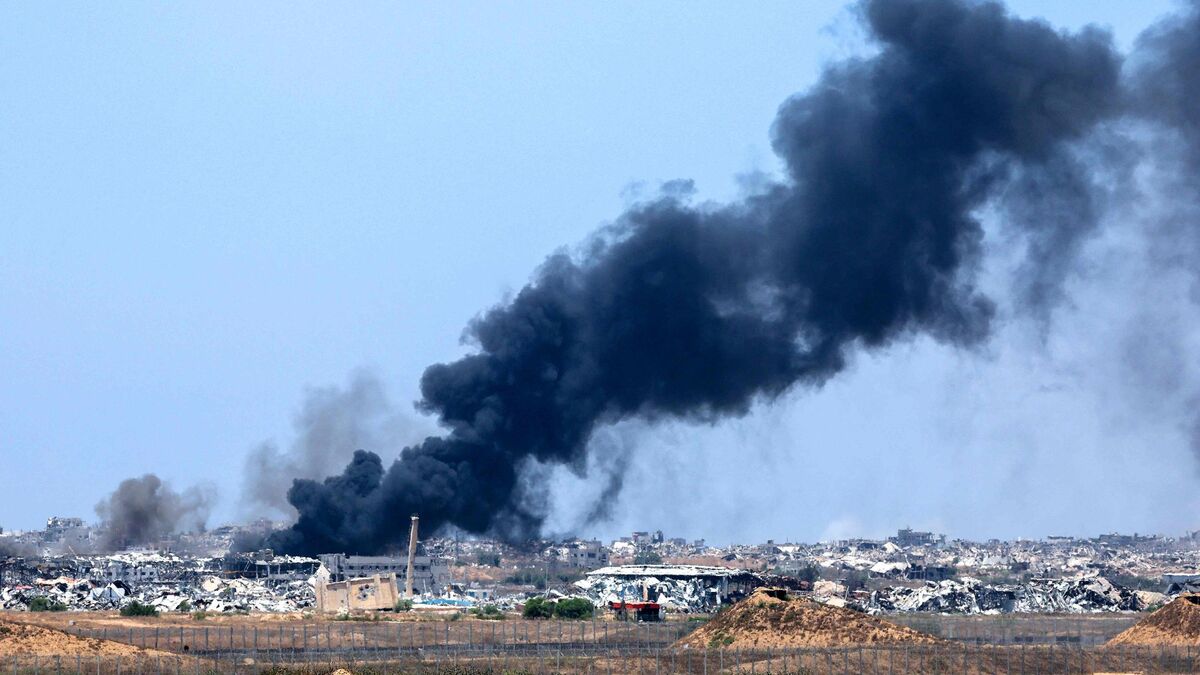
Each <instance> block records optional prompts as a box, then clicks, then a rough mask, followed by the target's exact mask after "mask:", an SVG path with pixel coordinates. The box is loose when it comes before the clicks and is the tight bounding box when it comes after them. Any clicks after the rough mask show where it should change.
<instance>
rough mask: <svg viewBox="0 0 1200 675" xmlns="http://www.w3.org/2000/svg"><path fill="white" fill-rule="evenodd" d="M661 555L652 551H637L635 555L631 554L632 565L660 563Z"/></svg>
mask: <svg viewBox="0 0 1200 675" xmlns="http://www.w3.org/2000/svg"><path fill="white" fill-rule="evenodd" d="M662 561H663V559H662V556H661V555H659V554H657V553H655V552H654V551H638V553H637V555H635V556H633V564H634V565H661V564H662Z"/></svg>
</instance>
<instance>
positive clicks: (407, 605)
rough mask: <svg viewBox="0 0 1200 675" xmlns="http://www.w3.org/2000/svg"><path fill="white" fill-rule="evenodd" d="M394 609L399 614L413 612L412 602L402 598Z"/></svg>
mask: <svg viewBox="0 0 1200 675" xmlns="http://www.w3.org/2000/svg"><path fill="white" fill-rule="evenodd" d="M394 609H395V610H396V611H397V612H408V611H412V600H409V599H408V598H400V599H399V600H397V601H396V606H395V607H394Z"/></svg>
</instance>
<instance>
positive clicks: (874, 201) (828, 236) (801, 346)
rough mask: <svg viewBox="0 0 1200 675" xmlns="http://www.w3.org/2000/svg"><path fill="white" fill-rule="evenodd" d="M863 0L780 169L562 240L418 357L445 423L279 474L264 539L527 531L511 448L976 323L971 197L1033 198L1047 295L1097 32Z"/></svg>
mask: <svg viewBox="0 0 1200 675" xmlns="http://www.w3.org/2000/svg"><path fill="white" fill-rule="evenodd" d="M860 9H861V14H862V18H863V21H864V23H865V25H866V27H867V28H868V29H869V33H870V35H871V36H872V37H873V38H874V40H875V41H876V42H877V43H878V47H879V51H878V53H877V54H876V55H875V56H873V57H871V58H867V59H856V60H850V61H847V62H842V63H838V64H834V65H832V66H830V67H828V68H827V69H826V70H825V72H824V73H823V75H822V76H821V78H820V80H819V81H818V82H817V83H816V85H815V86H814V87H813V88H812V89H811V90H809V91H808V92H806V93H803V94H799V95H797V96H795V97H793V98H791V99H789V100H788V101H786V102H785V103H784V104H783V106H782V107H781V108H780V110H779V113H778V117H777V119H776V121H775V124H774V126H773V130H772V138H773V146H774V148H775V151H776V153H777V154H778V155H779V156H780V157H781V158H782V159H783V161H784V163H785V165H786V168H787V176H786V179H785V181H784V182H781V183H778V184H774V185H768V186H766V187H765V188H764V189H762V190H761V191H760V192H759V193H757V194H755V195H753V196H750V197H748V198H746V199H745V200H743V201H740V202H738V203H733V204H728V205H701V206H696V205H692V204H690V203H689V202H688V200H687V199H686V197H683V196H680V194H679V191H672V193H671V194H665V195H664V196H662V197H661V198H659V199H657V200H655V201H652V202H650V203H645V204H641V205H639V206H637V207H635V208H633V209H631V210H630V211H629V212H627V213H625V214H624V215H622V216H621V217H620V218H619V219H618V220H617V221H616V223H614V225H612V226H611V227H609V228H607V229H606V230H604V231H603V232H601V233H599V234H597V235H596V236H595V237H594V238H593V239H592V240H591V241H589V242H588V243H587V245H586V247H585V248H584V250H583V251H582V252H581V253H580V254H579V255H575V256H571V255H568V254H558V255H555V256H552V257H551V258H550V259H549V260H547V261H546V263H545V264H544V265H543V266H542V268H541V269H540V270H539V271H538V272H537V274H536V275H535V278H534V281H533V282H532V283H531V284H530V285H528V286H527V287H525V288H524V289H522V290H521V291H520V292H519V293H518V294H517V295H516V296H515V297H514V298H513V299H512V300H511V301H510V302H508V303H506V304H504V305H501V306H499V307H496V308H493V309H492V310H490V311H488V312H486V313H485V314H483V315H482V316H481V317H479V318H478V319H477V320H475V321H474V322H473V323H472V324H471V326H470V328H469V336H470V337H471V339H472V340H473V342H474V344H475V345H476V346H477V351H476V352H475V353H473V354H471V355H468V356H466V357H464V358H462V359H460V360H458V361H456V362H453V363H448V364H438V365H434V366H431V367H430V368H429V369H427V370H426V372H425V374H424V376H423V377H422V380H421V391H422V400H421V402H420V407H421V408H422V409H423V410H425V411H427V412H430V413H433V414H436V415H437V417H438V418H439V420H440V421H441V422H442V423H443V424H444V425H445V427H446V428H447V430H448V431H447V433H446V435H445V436H442V437H431V438H428V439H426V440H425V441H424V442H423V443H421V444H419V445H415V446H412V447H409V448H407V449H406V450H405V451H404V452H403V454H402V456H401V457H400V458H399V459H398V460H396V461H395V462H393V463H392V464H391V465H390V466H389V467H387V468H386V470H385V468H384V466H383V462H382V461H381V460H380V458H379V457H378V456H377V455H374V454H372V453H370V452H357V453H355V455H354V457H353V459H352V460H351V462H350V464H349V465H348V466H347V467H346V469H345V470H344V471H343V472H342V473H341V474H340V475H337V476H334V477H331V478H327V479H325V480H324V481H320V482H318V481H314V480H298V481H296V482H295V483H294V485H293V486H292V488H291V489H290V490H289V492H288V499H289V501H290V502H291V504H292V505H293V506H294V507H295V508H296V509H297V511H298V512H299V519H298V520H297V522H296V523H295V525H294V526H293V527H292V528H291V529H289V530H287V531H284V532H280V533H276V534H275V535H273V536H272V538H271V540H270V543H271V545H272V546H273V547H274V548H276V549H277V550H282V551H288V552H297V553H317V552H325V551H347V552H359V553H367V552H375V551H380V550H383V549H386V548H388V547H390V546H392V545H394V544H396V543H397V542H400V541H402V539H403V537H404V534H405V531H406V527H407V518H405V517H404V516H406V515H408V514H409V513H412V512H419V513H420V514H421V517H422V522H423V525H424V524H426V523H428V525H427V527H429V528H430V529H431V530H435V529H437V528H438V527H440V526H443V525H446V524H452V525H455V526H457V527H460V528H462V529H465V530H468V531H471V532H492V533H496V534H500V535H507V536H512V537H520V536H525V535H529V534H533V533H536V532H537V531H538V529H539V528H540V526H541V524H542V522H543V520H544V518H545V513H544V510H543V509H542V507H541V505H542V504H543V503H544V500H542V499H540V498H539V497H540V494H539V488H537V487H532V486H531V485H529V484H528V483H527V482H523V481H522V480H521V476H522V469H523V467H524V466H526V465H527V464H529V463H530V462H538V463H542V464H565V465H569V466H572V467H582V466H584V465H585V460H586V457H587V452H588V449H589V442H590V440H591V439H592V437H593V434H594V433H595V432H596V431H597V430H599V429H601V428H603V427H605V426H606V425H610V424H612V423H615V422H617V421H620V420H623V419H629V418H637V419H642V420H647V421H651V422H653V421H655V420H659V419H664V418H675V419H685V420H700V421H715V420H718V419H721V418H723V417H726V416H731V415H733V416H736V415H742V414H745V413H746V412H747V411H748V410H749V408H750V406H751V405H752V404H753V403H755V402H756V401H760V400H771V399H774V398H776V397H778V396H780V395H781V394H783V393H785V392H787V391H789V390H791V389H793V388H795V387H796V386H818V385H820V384H821V383H822V382H824V381H825V380H827V379H828V378H830V377H832V376H833V375H835V374H837V373H838V372H839V371H840V370H842V369H843V368H844V367H845V365H846V362H847V359H848V358H849V357H850V356H851V355H852V354H853V352H854V351H855V350H858V349H871V348H880V347H883V346H886V345H888V344H890V343H892V342H893V341H895V340H897V339H903V338H906V337H909V336H911V335H914V334H918V333H923V334H929V335H931V336H933V337H935V338H936V339H938V340H940V341H942V342H945V343H948V344H953V345H963V346H970V345H974V344H977V343H979V342H980V341H981V340H983V339H984V338H985V337H986V336H987V335H988V334H989V329H990V323H991V321H992V317H993V314H994V309H993V307H994V305H993V303H992V301H991V300H990V299H989V298H987V297H984V296H983V294H982V293H981V292H980V291H979V290H978V289H977V286H976V274H977V270H978V266H979V261H980V256H981V246H982V239H983V229H982V227H981V225H980V223H979V222H978V220H977V218H976V216H975V215H974V213H975V212H976V211H977V210H978V209H980V208H981V207H983V206H985V205H989V204H996V205H997V206H998V207H999V208H1000V210H1002V211H1004V212H1010V213H1014V214H1027V216H1028V217H1023V218H1014V219H1013V227H1014V228H1016V229H1017V231H1019V232H1020V233H1021V234H1022V235H1023V236H1025V237H1026V238H1027V242H1028V252H1029V253H1028V256H1027V261H1026V264H1027V266H1028V267H1029V269H1030V270H1031V271H1030V278H1032V279H1036V282H1034V283H1033V284H1032V285H1031V287H1030V289H1029V291H1028V293H1027V296H1028V298H1029V303H1030V304H1031V306H1039V305H1046V304H1048V303H1052V302H1053V301H1054V299H1055V298H1056V297H1057V295H1058V294H1059V293H1060V291H1059V286H1060V285H1061V283H1062V280H1063V278H1064V274H1063V272H1062V269H1063V268H1064V266H1065V265H1067V264H1068V259H1069V257H1070V255H1071V253H1072V251H1073V250H1074V249H1075V248H1077V246H1078V244H1077V242H1078V241H1081V240H1082V239H1083V238H1085V237H1086V236H1087V234H1088V233H1089V232H1091V231H1092V230H1093V229H1094V228H1095V219H1096V217H1097V211H1098V208H1099V207H1098V206H1097V205H1096V203H1095V194H1096V188H1095V186H1094V185H1093V179H1092V178H1091V176H1090V174H1089V172H1088V171H1086V170H1084V169H1083V167H1082V165H1081V163H1080V160H1079V153H1080V144H1081V143H1083V142H1084V141H1085V140H1086V139H1087V137H1088V135H1089V134H1091V133H1093V132H1094V130H1095V129H1096V128H1097V125H1099V124H1101V123H1103V122H1104V121H1105V120H1106V119H1109V118H1110V117H1111V116H1113V115H1114V114H1116V113H1117V112H1118V110H1119V107H1120V100H1121V96H1120V85H1119V74H1120V65H1121V63H1120V58H1119V57H1118V55H1117V54H1116V53H1115V52H1114V50H1113V48H1112V45H1111V41H1110V38H1109V36H1108V35H1107V34H1105V33H1103V32H1100V31H1098V30H1095V29H1086V30H1084V31H1082V32H1080V33H1077V34H1065V33H1060V32H1056V31H1055V30H1053V29H1051V28H1050V27H1048V26H1046V25H1045V24H1042V23H1040V22H1033V21H1024V20H1019V19H1016V18H1013V17H1010V16H1008V15H1007V14H1006V13H1005V11H1004V10H1003V8H1002V7H1000V6H999V5H997V4H992V3H982V4H975V3H969V2H965V1H958V0H868V1H867V2H864V3H863V4H862V5H860ZM1051 193H1052V195H1053V196H1052V197H1051V198H1048V197H1047V195H1048V194H1051ZM997 202H998V203H997ZM593 451H596V449H593ZM617 487H619V484H617ZM606 492H610V491H606ZM610 496H611V495H610Z"/></svg>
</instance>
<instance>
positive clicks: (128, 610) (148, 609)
mask: <svg viewBox="0 0 1200 675" xmlns="http://www.w3.org/2000/svg"><path fill="white" fill-rule="evenodd" d="M121 616H158V610H157V609H155V608H154V605H144V604H142V603H140V602H138V601H137V600H134V601H133V602H131V603H129V604H128V605H125V606H124V607H122V608H121Z"/></svg>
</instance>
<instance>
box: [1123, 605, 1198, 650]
mask: <svg viewBox="0 0 1200 675" xmlns="http://www.w3.org/2000/svg"><path fill="white" fill-rule="evenodd" d="M1108 644H1109V645H1110V646H1119V645H1176V646H1181V647H1183V646H1200V595H1181V596H1179V597H1178V598H1176V599H1175V600H1173V601H1171V603H1170V604H1168V605H1167V606H1165V607H1163V608H1161V609H1159V610H1158V611H1156V612H1154V613H1153V614H1151V615H1150V616H1148V617H1146V618H1145V619H1142V620H1141V621H1139V622H1137V623H1136V624H1134V625H1133V626H1132V627H1130V628H1128V629H1126V630H1125V631H1124V632H1122V633H1121V634H1119V635H1117V636H1116V637H1114V638H1113V639H1111V640H1109V641H1108Z"/></svg>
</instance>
